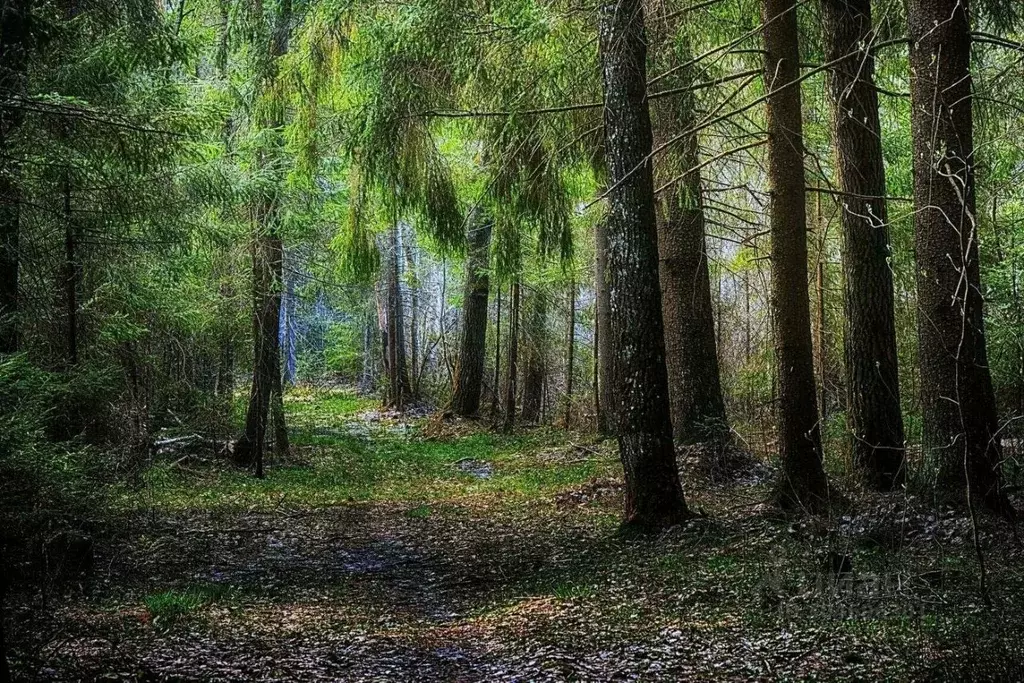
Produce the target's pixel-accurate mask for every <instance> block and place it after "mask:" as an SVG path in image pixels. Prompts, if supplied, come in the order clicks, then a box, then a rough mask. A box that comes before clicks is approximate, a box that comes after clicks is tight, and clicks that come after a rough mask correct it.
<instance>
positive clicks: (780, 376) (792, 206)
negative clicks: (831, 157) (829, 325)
mask: <svg viewBox="0 0 1024 683" xmlns="http://www.w3.org/2000/svg"><path fill="white" fill-rule="evenodd" d="M796 7H797V3H796V2H794V0H762V13H761V17H762V21H763V23H764V50H765V53H764V79H765V89H766V90H767V92H768V99H767V106H766V114H767V115H766V118H767V121H766V125H765V128H766V129H767V131H768V184H769V188H770V193H771V205H770V207H769V216H768V220H769V229H770V231H771V240H772V247H771V262H772V290H771V312H772V320H773V322H774V333H775V372H776V383H777V386H778V406H777V415H778V437H777V438H778V454H779V460H780V463H781V465H782V472H781V475H780V481H779V483H778V491H777V495H778V498H779V502H780V503H781V504H782V505H783V506H784V507H798V506H799V507H804V508H807V509H818V508H821V507H822V506H823V505H824V504H825V503H826V502H827V497H828V483H827V481H826V479H825V471H824V469H823V467H822V451H821V430H820V425H819V424H818V405H817V398H816V396H817V395H816V393H815V386H814V350H813V346H812V344H811V311H810V298H809V294H808V288H807V215H806V211H807V207H806V198H805V194H804V193H805V189H806V184H805V181H804V151H803V133H802V128H803V114H802V111H801V104H800V89H799V86H798V85H796V83H797V78H798V77H799V75H800V58H799V39H798V33H797V18H796Z"/></svg>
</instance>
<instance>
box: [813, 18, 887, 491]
mask: <svg viewBox="0 0 1024 683" xmlns="http://www.w3.org/2000/svg"><path fill="white" fill-rule="evenodd" d="M821 10H822V34H823V37H824V42H825V59H826V61H827V62H828V63H830V64H833V66H832V68H831V70H830V83H829V86H830V87H829V93H830V95H831V104H832V131H833V136H834V141H833V142H834V146H835V153H836V172H837V175H838V178H839V189H840V191H841V192H843V195H842V197H841V204H842V207H843V208H842V228H843V271H844V275H845V277H844V285H845V286H844V302H845V313H846V319H845V330H846V334H845V356H846V384H847V394H846V395H847V415H848V417H849V422H850V428H851V432H852V435H853V443H852V447H853V453H854V460H855V461H856V463H857V464H858V465H859V466H860V468H861V470H862V472H863V474H864V476H865V478H866V480H867V482H868V484H869V485H870V486H872V487H874V488H877V489H882V490H891V489H893V488H894V487H896V486H898V485H899V484H900V483H901V482H902V481H903V478H904V470H903V441H904V437H903V418H902V415H901V412H900V387H899V375H898V373H897V366H896V326H895V321H894V303H893V283H892V271H891V270H890V267H889V214H888V210H887V206H886V199H885V194H886V190H885V167H884V165H883V160H882V137H881V125H880V123H879V117H878V93H877V91H876V90H875V83H874V70H875V60H874V56H873V55H872V52H871V43H872V38H873V36H874V33H873V31H872V26H871V2H870V0H822V3H821Z"/></svg>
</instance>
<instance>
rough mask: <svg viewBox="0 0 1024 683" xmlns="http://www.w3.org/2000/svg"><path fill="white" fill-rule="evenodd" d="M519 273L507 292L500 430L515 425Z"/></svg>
mask: <svg viewBox="0 0 1024 683" xmlns="http://www.w3.org/2000/svg"><path fill="white" fill-rule="evenodd" d="M519 293H520V282H519V275H516V276H515V279H514V280H513V281H512V291H511V292H510V293H509V301H510V304H509V321H508V363H507V365H508V368H507V373H508V374H507V376H506V378H505V422H504V424H503V425H502V431H503V432H505V433H506V434H509V433H511V432H512V430H513V429H514V428H515V425H516V382H517V380H518V374H519Z"/></svg>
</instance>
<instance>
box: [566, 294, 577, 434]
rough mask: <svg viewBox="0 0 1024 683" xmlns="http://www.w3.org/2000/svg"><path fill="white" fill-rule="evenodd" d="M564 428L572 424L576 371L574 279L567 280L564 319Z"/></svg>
mask: <svg viewBox="0 0 1024 683" xmlns="http://www.w3.org/2000/svg"><path fill="white" fill-rule="evenodd" d="M565 337H566V340H565V344H566V352H565V356H566V361H565V428H566V429H569V427H570V426H571V425H572V392H573V375H575V373H576V280H572V281H570V282H569V319H568V320H567V321H566V335H565Z"/></svg>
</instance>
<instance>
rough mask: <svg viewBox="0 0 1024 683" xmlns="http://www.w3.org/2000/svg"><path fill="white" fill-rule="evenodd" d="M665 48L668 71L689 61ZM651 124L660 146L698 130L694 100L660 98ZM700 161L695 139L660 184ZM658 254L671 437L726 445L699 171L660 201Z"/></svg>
mask: <svg viewBox="0 0 1024 683" xmlns="http://www.w3.org/2000/svg"><path fill="white" fill-rule="evenodd" d="M659 43H660V47H659V51H660V52H662V53H663V55H662V57H663V58H662V59H661V60H659V61H661V62H663V63H662V65H661V66H662V69H663V70H667V69H669V68H673V67H678V66H679V64H680V63H681V62H683V61H685V59H684V58H677V56H676V55H675V54H673V51H674V49H675V48H674V45H673V44H672V43H671V42H669V43H666V42H665V41H659ZM692 80H693V79H692V76H691V73H690V70H689V69H685V70H683V71H682V72H680V73H679V74H678V75H677V76H676V77H673V78H672V79H671V80H670V82H666V83H664V84H663V85H662V87H663V88H683V87H686V86H688V85H690V84H691V81H692ZM652 116H653V121H654V130H655V134H656V137H657V138H658V139H659V140H667V139H669V138H671V137H674V136H676V135H678V134H679V132H680V131H685V130H689V129H691V128H693V125H694V121H695V117H694V99H693V95H692V93H681V94H680V95H678V96H674V97H663V98H660V99H659V100H657V102H656V104H655V105H654V106H653V108H652ZM699 161H700V159H699V150H698V146H697V134H696V133H694V134H692V135H689V136H687V137H686V138H684V139H683V140H681V141H679V142H678V143H676V144H675V145H673V146H672V148H670V150H667V151H666V152H664V153H662V154H661V155H660V156H659V158H658V159H657V162H656V164H655V171H656V175H657V176H658V177H659V178H660V179H663V180H659V182H668V181H670V180H674V179H676V178H677V177H678V176H679V175H680V174H683V173H686V171H688V170H690V169H695V168H696V167H697V164H698V163H699ZM658 253H659V258H660V263H659V267H658V274H659V276H660V279H661V308H662V315H663V317H664V322H665V354H666V356H665V362H666V365H667V366H668V379H669V396H670V398H671V402H672V403H671V405H672V431H673V435H674V436H675V438H676V440H677V441H679V442H680V443H687V444H690V443H701V442H712V443H717V444H723V443H726V442H728V440H729V427H728V423H727V422H726V416H725V401H724V400H723V399H722V381H721V377H720V374H719V368H718V352H717V349H716V346H715V317H714V312H713V310H712V301H711V278H710V273H709V271H708V257H707V244H706V242H705V236H704V208H703V202H702V199H701V179H700V172H699V171H696V170H694V171H692V172H690V173H687V174H686V175H685V176H684V177H683V178H682V179H680V180H678V181H677V182H675V183H674V184H673V185H672V186H671V187H669V188H668V189H667V190H665V191H664V192H663V193H662V194H661V196H660V197H659V200H658Z"/></svg>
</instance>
